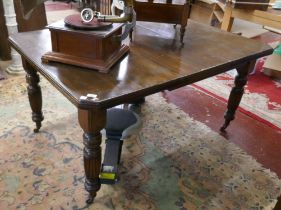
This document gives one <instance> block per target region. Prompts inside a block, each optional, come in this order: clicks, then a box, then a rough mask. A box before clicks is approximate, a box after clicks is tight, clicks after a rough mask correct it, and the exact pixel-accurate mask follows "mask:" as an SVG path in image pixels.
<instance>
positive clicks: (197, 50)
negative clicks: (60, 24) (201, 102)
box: [10, 21, 272, 107]
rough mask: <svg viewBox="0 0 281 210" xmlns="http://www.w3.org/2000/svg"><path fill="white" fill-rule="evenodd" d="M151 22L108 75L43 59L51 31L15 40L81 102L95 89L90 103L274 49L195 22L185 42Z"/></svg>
mask: <svg viewBox="0 0 281 210" xmlns="http://www.w3.org/2000/svg"><path fill="white" fill-rule="evenodd" d="M149 26H150V27H146V26H142V25H141V24H138V26H137V27H136V29H135V32H134V40H133V42H132V43H130V53H129V54H128V55H126V56H125V57H123V58H122V59H121V60H120V62H118V63H117V64H116V65H114V66H113V67H112V68H113V69H112V71H110V73H108V74H102V73H98V72H96V71H93V70H89V69H85V68H80V67H75V66H71V65H65V64H59V63H55V62H54V63H52V62H51V63H48V64H44V63H42V61H41V57H42V55H43V54H45V53H46V52H47V51H50V50H51V39H50V34H49V31H48V30H41V31H34V32H25V33H20V34H15V35H12V37H10V42H11V44H12V45H13V47H14V48H15V49H17V50H18V51H19V52H20V54H21V55H22V56H23V57H24V58H25V59H26V60H27V61H28V63H30V65H32V66H33V67H35V69H36V70H37V71H39V72H40V73H41V74H43V75H44V76H45V77H46V78H47V79H48V80H49V81H50V82H51V83H52V84H53V85H54V86H55V87H56V88H58V89H59V90H60V92H62V93H63V94H64V95H65V96H66V97H67V98H68V99H69V100H70V101H71V102H72V103H74V104H75V105H76V106H79V105H80V104H79V103H80V102H79V99H80V96H83V95H84V96H85V95H87V94H88V93H92V94H96V95H97V97H98V100H96V101H95V102H92V103H91V104H90V105H92V106H100V107H111V106H114V105H117V104H120V103H124V102H125V101H126V100H133V99H137V98H140V97H144V96H146V95H149V94H152V93H155V92H158V91H161V90H164V89H174V88H177V87H180V86H184V85H187V84H191V83H193V82H196V81H199V80H202V79H204V78H208V77H210V76H213V75H215V74H218V73H221V72H224V71H227V70H230V69H232V68H234V67H237V66H238V65H240V64H241V63H243V62H250V61H252V60H255V59H257V58H259V57H262V56H265V55H268V54H271V53H272V49H271V48H270V47H269V46H267V45H264V44H262V43H260V42H258V41H255V40H250V39H246V38H243V37H240V36H237V35H233V34H230V33H227V32H222V31H220V30H218V29H214V28H211V27H209V26H205V25H202V24H199V23H196V22H193V21H189V22H188V25H187V27H186V34H185V37H184V39H185V40H184V43H185V44H184V45H181V44H180V42H179V40H178V38H176V39H175V38H174V37H173V36H171V34H173V33H175V31H174V30H173V28H172V27H171V30H170V32H169V33H168V32H167V31H166V32H165V33H162V32H163V31H161V30H158V29H157V24H156V25H155V26H156V27H155V28H154V27H153V26H154V25H153V24H150V25H149ZM166 29H167V28H166ZM166 29H165V30H166ZM175 37H177V36H175ZM73 44H79V43H73ZM222 52H223V53H222Z"/></svg>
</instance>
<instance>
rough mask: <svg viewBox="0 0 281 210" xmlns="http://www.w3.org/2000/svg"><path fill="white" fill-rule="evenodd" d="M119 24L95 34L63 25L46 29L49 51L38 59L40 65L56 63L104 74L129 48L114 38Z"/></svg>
mask: <svg viewBox="0 0 281 210" xmlns="http://www.w3.org/2000/svg"><path fill="white" fill-rule="evenodd" d="M122 26H123V23H113V24H110V26H108V27H101V28H100V29H99V30H87V29H85V30H84V29H74V28H70V27H67V26H66V25H65V23H64V21H59V22H56V23H54V24H51V25H49V26H48V28H49V30H50V33H51V39H52V51H51V52H48V53H46V54H44V55H43V56H42V61H43V62H49V61H56V62H61V63H65V64H72V65H76V66H81V67H86V68H90V69H94V70H97V71H99V72H102V73H107V72H109V70H110V67H111V66H112V65H114V64H115V63H116V62H117V61H118V60H119V59H120V58H121V57H122V56H123V55H124V54H125V53H127V52H128V51H129V47H128V46H127V45H124V44H122V43H121V40H120V39H118V38H117V37H118V36H119V35H121V33H122Z"/></svg>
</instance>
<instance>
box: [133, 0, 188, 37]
mask: <svg viewBox="0 0 281 210" xmlns="http://www.w3.org/2000/svg"><path fill="white" fill-rule="evenodd" d="M134 9H135V11H136V13H137V20H139V21H148V22H159V23H169V24H175V25H180V26H181V27H180V41H181V42H183V37H184V33H185V27H186V24H187V19H188V18H189V17H190V11H191V1H190V0H158V1H153V0H148V1H146V2H144V1H139V0H134Z"/></svg>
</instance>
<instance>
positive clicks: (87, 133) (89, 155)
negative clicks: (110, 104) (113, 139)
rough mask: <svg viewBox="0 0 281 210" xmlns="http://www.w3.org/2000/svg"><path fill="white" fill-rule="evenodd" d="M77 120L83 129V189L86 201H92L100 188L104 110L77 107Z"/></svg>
mask: <svg viewBox="0 0 281 210" xmlns="http://www.w3.org/2000/svg"><path fill="white" fill-rule="evenodd" d="M78 120H79V124H80V126H81V128H82V129H83V131H84V134H83V143H84V151H83V154H84V169H85V176H86V178H85V189H86V190H87V191H88V192H89V196H88V199H87V201H86V202H87V203H88V204H90V203H93V201H94V198H95V196H96V193H97V191H98V190H99V189H100V180H99V174H100V169H101V146H100V144H101V133H100V131H101V130H102V129H103V128H104V127H105V124H106V110H99V109H94V110H92V109H91V110H83V109H78Z"/></svg>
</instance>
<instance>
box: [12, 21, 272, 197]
mask: <svg viewBox="0 0 281 210" xmlns="http://www.w3.org/2000/svg"><path fill="white" fill-rule="evenodd" d="M153 27H155V28H157V24H154V26H153ZM158 31H160V30H158ZM165 33H167V34H165ZM171 33H173V29H171V31H167V30H165V31H161V32H156V31H155V30H154V31H151V30H150V29H148V28H146V27H142V25H141V23H138V25H137V27H136V30H135V36H134V42H132V43H131V44H130V53H129V54H128V55H126V56H124V57H123V58H122V59H120V60H119V61H118V62H117V63H116V64H115V65H114V66H113V67H112V68H111V71H110V72H109V73H107V74H101V73H99V72H97V71H94V70H89V69H86V68H82V67H75V66H71V65H66V64H60V63H55V64H53V63H52V62H50V63H48V64H44V65H42V61H41V58H42V56H43V55H44V54H45V53H46V52H48V51H49V50H50V49H51V38H50V33H49V31H48V30H41V31H34V32H27V33H19V34H14V35H12V36H11V37H10V39H9V40H10V43H11V45H12V46H13V47H14V48H15V49H16V50H17V51H18V52H19V53H20V54H21V55H22V57H23V60H24V67H25V71H26V73H27V82H28V84H29V86H28V96H29V101H30V106H31V109H32V120H33V121H34V122H35V123H36V129H35V132H38V131H39V129H40V127H41V122H42V121H43V114H42V94H41V88H40V86H39V84H38V83H39V81H40V79H39V74H38V73H40V74H41V75H42V76H44V77H45V78H46V79H47V80H48V81H49V82H50V83H51V84H52V85H53V86H54V87H56V88H57V90H58V91H59V92H61V93H62V94H63V96H64V97H66V98H67V99H68V100H69V101H70V102H72V104H73V105H74V106H75V107H76V108H77V112H78V121H79V123H80V126H81V127H82V129H83V131H84V135H83V142H84V147H85V148H84V150H83V154H84V169H85V189H86V190H87V191H88V192H89V198H88V200H87V202H88V203H92V202H93V199H94V197H95V196H96V193H97V192H98V190H99V189H100V187H101V183H100V179H99V175H100V170H101V141H102V139H101V133H100V131H101V130H102V129H103V128H104V127H105V125H106V112H107V109H109V108H111V107H114V106H117V105H120V104H124V103H130V102H132V101H137V100H139V99H142V98H144V97H145V96H148V95H150V94H153V93H157V92H159V91H163V90H172V89H176V88H180V87H182V86H185V85H189V84H192V83H194V82H197V81H200V80H203V79H206V78H209V77H212V76H214V75H217V74H220V73H223V72H226V71H228V70H230V69H235V68H236V69H237V72H238V75H237V76H236V78H235V85H234V87H233V89H232V91H231V93H230V97H229V100H228V106H227V112H226V113H225V123H224V125H223V126H222V128H221V130H222V131H224V130H225V129H226V127H227V126H228V125H229V123H230V121H231V120H233V119H234V115H235V111H236V109H237V107H238V106H239V103H240V100H241V97H242V95H243V92H244V86H245V84H246V82H247V76H248V73H249V71H251V69H252V68H253V62H254V61H255V60H256V59H258V58H260V57H263V56H266V55H269V54H271V53H272V51H273V49H272V48H270V47H269V46H267V45H265V44H263V43H260V42H258V41H255V40H249V39H246V38H244V37H240V36H236V35H233V34H231V33H224V32H221V31H220V30H217V29H215V28H212V27H210V26H206V25H203V24H199V23H196V22H194V21H189V24H188V25H187V27H186V36H185V37H184V41H185V43H186V44H185V45H181V44H180V43H178V42H175V40H174V38H173V37H171V38H168V35H169V34H171ZM206 34H207V36H206ZM163 36H164V37H165V38H163ZM43 43H44V44H43ZM242 47H243V48H246V49H247V50H241V48H242ZM214 52H223V53H224V55H223V56H221V55H220V53H214Z"/></svg>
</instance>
